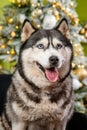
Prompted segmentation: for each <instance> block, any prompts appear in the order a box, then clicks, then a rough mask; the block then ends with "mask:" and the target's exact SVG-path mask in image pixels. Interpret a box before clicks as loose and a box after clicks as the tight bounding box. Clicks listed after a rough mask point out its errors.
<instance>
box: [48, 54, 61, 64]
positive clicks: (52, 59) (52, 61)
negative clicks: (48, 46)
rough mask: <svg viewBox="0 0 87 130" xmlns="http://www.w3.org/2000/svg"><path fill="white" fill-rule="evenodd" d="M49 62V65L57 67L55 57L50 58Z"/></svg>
mask: <svg viewBox="0 0 87 130" xmlns="http://www.w3.org/2000/svg"><path fill="white" fill-rule="evenodd" d="M49 62H50V64H51V65H57V64H58V62H59V59H58V57H57V56H51V57H50V58H49Z"/></svg>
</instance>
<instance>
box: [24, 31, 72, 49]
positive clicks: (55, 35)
mask: <svg viewBox="0 0 87 130" xmlns="http://www.w3.org/2000/svg"><path fill="white" fill-rule="evenodd" d="M42 39H45V40H44V41H47V42H48V43H49V42H50V43H52V42H60V43H63V44H64V45H65V46H66V45H67V44H68V45H69V44H70V42H69V41H68V39H67V38H66V37H64V36H63V35H62V34H61V33H60V32H59V31H58V30H55V29H52V30H43V29H40V30H38V31H35V32H34V33H33V34H32V35H31V36H30V37H29V39H28V40H27V41H26V42H25V43H24V45H23V46H22V49H27V48H29V47H33V46H34V45H36V44H37V42H38V41H41V40H42Z"/></svg>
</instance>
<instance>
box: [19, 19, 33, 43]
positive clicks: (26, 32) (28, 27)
mask: <svg viewBox="0 0 87 130" xmlns="http://www.w3.org/2000/svg"><path fill="white" fill-rule="evenodd" d="M34 31H35V28H34V27H33V26H32V24H31V23H30V21H29V20H28V19H25V20H24V23H23V27H22V33H21V41H22V42H23V43H24V42H25V41H26V40H27V39H28V38H29V37H30V36H31V34H32V33H33V32H34Z"/></svg>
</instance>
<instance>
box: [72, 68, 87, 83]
mask: <svg viewBox="0 0 87 130" xmlns="http://www.w3.org/2000/svg"><path fill="white" fill-rule="evenodd" d="M73 72H74V74H75V75H77V76H78V78H79V79H80V80H81V81H82V80H83V79H84V78H87V70H86V69H85V68H83V67H78V68H77V69H76V70H74V71H73Z"/></svg>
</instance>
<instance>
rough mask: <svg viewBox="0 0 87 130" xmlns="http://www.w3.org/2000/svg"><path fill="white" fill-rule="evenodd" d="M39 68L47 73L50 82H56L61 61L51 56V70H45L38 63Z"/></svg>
mask: <svg viewBox="0 0 87 130" xmlns="http://www.w3.org/2000/svg"><path fill="white" fill-rule="evenodd" d="M36 64H37V65H38V67H39V68H40V69H41V70H42V71H43V72H44V73H45V76H46V78H47V79H48V80H49V81H50V82H56V81H57V80H58V78H59V72H58V69H57V67H58V64H59V59H58V57H57V56H51V57H50V58H49V68H44V67H43V66H42V65H41V64H39V63H38V62H36Z"/></svg>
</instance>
